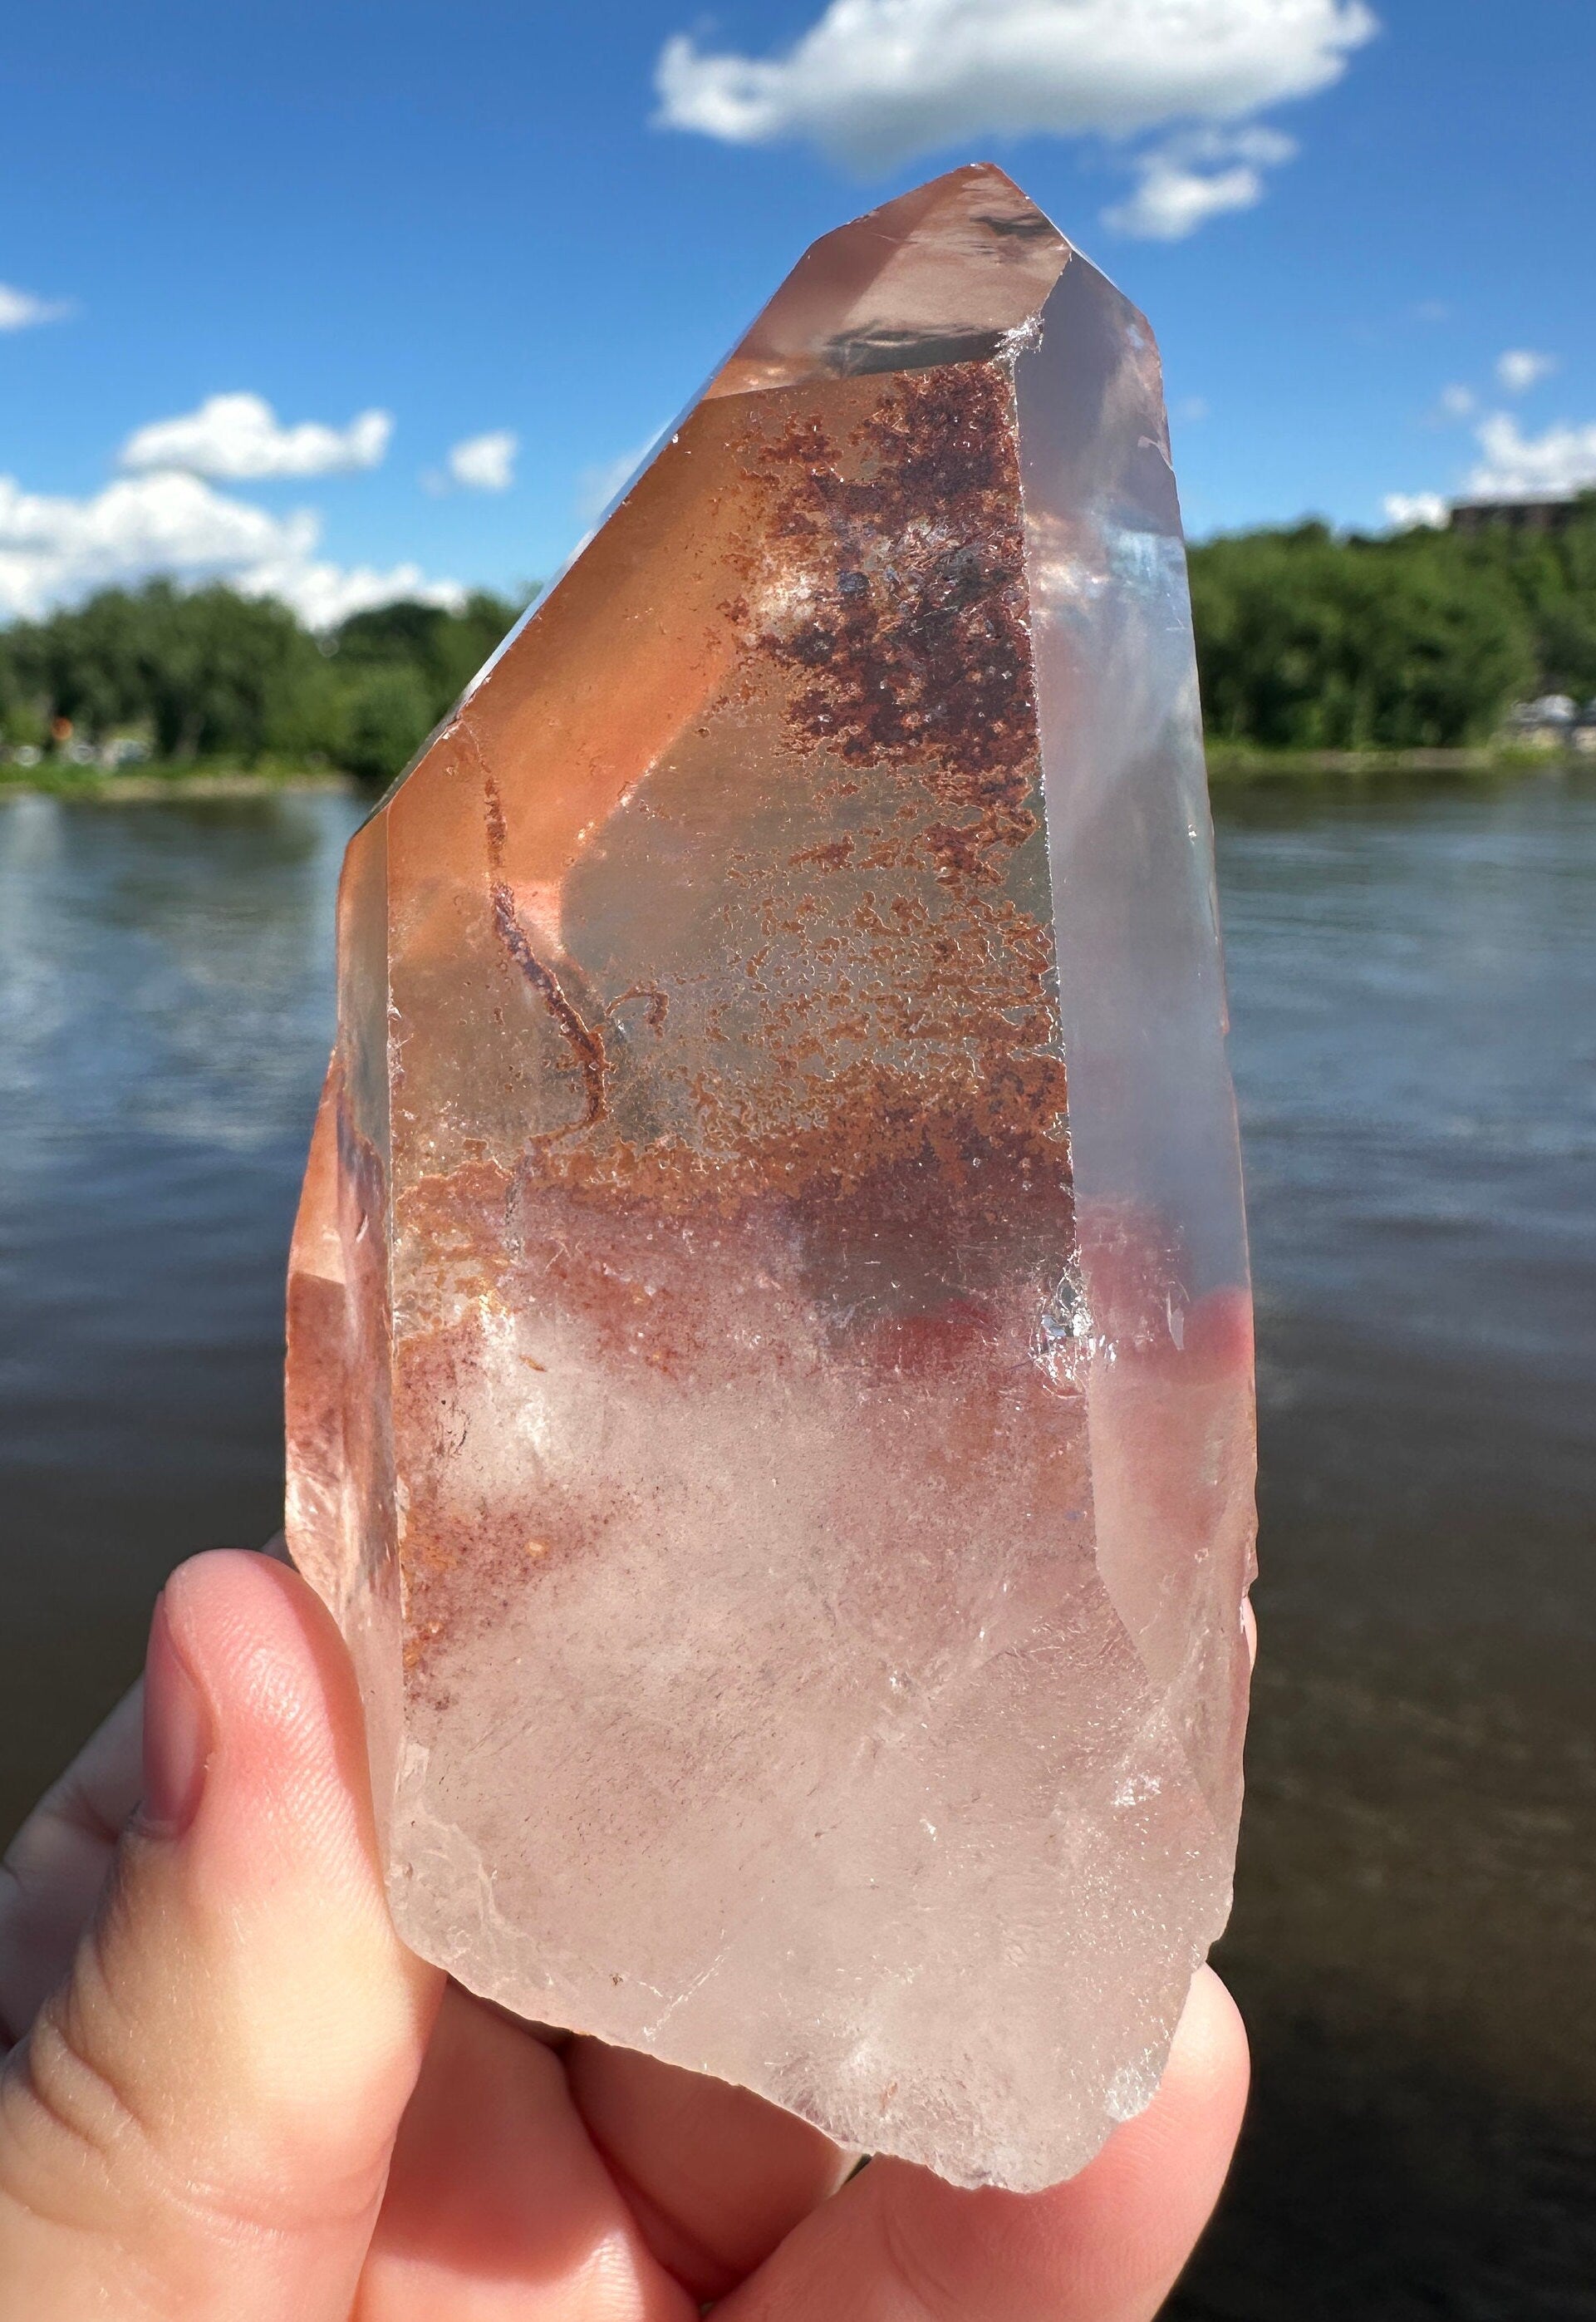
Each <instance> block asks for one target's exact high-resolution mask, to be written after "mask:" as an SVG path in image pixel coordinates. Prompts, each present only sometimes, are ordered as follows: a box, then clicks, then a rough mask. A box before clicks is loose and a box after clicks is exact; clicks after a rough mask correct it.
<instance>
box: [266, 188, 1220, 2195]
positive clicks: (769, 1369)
mask: <svg viewBox="0 0 1596 2322" xmlns="http://www.w3.org/2000/svg"><path fill="white" fill-rule="evenodd" d="M339 913H340V917H339V977H340V983H339V1035H338V1046H337V1049H336V1052H335V1054H334V1056H333V1066H332V1070H331V1072H330V1074H329V1075H328V1081H327V1088H326V1093H325V1096H324V1102H323V1105H322V1110H321V1113H320V1117H319V1119H318V1121H317V1126H316V1132H315V1144H314V1147H313V1150H312V1155H311V1162H310V1169H309V1174H308V1175H307V1178H306V1190H305V1199H304V1204H303V1207H302V1209H301V1212H300V1219H299V1226H298V1230H297V1234H296V1240H295V1248H294V1260H293V1274H292V1283H291V1290H290V1338H291V1348H290V1361H289V1406H290V1408H289V1438H290V1467H291V1485H290V1500H289V1523H290V1539H291V1542H292V1546H293V1550H294V1553H295V1556H296V1558H297V1559H298V1561H299V1563H300V1565H301V1567H302V1568H303V1569H304V1570H305V1571H306V1573H307V1574H308V1575H309V1576H310V1577H311V1579H312V1580H313V1581H314V1582H315V1585H316V1586H317V1587H318V1588H319V1589H320V1590H321V1591H322V1592H323V1594H324V1595H325V1597H326V1598H327V1600H328V1602H329V1604H331V1605H332V1606H333V1611H334V1612H335V1614H337V1616H338V1618H339V1620H340V1621H341V1623H342V1625H343V1628H344V1631H345V1632H346V1634H347V1635H348V1637H349V1639H350V1641H351V1645H352V1647H353V1649H354V1652H355V1656H356V1659H357V1661H358V1664H359V1666H360V1673H361V1678H362V1682H363V1685H364V1688H365V1694H366V1700H367V1705H368V1714H369V1731H370V1739H371V1752H372V1762H373V1769H374V1774H375V1779H376V1787H377V1794H378V1811H379V1815H380V1816H381V1820H382V1826H383V1837H384V1844H385V1846H386V1849H387V1854H388V1869H389V1878H390V1885H391V1891H392V1895H393V1900H394V1907H395V1910H396V1913H397V1917H398V1922H399V1925H400V1927H401V1930H402V1932H403V1933H404V1934H405V1936H406V1939H407V1940H408V1941H409V1942H410V1943H412V1944H414V1945H415V1948H416V1949H417V1950H419V1951H421V1952H424V1953H425V1954H426V1955H427V1956H429V1957H430V1958H432V1959H434V1960H436V1961H440V1962H442V1964H443V1965H445V1966H447V1967H448V1968H449V1969H450V1970H451V1971H452V1972H453V1973H454V1974H455V1975H456V1976H458V1977H459V1978H460V1979H461V1980H462V1981H463V1982H465V1983H467V1984H468V1985H470V1987H471V1988H473V1989H474V1990H477V1991H480V1992H485V1993H488V1994H489V1995H490V1996H491V1997H494V1998H495V1999H497V2000H499V2001H501V2002H503V2003H504V2004H506V2006H508V2007H512V2008H515V2009H518V2010H520V2011H521V2012H523V2013H524V2014H525V2015H527V2016H534V2017H538V2018H542V2019H543V2020H545V2021H549V2022H552V2023H555V2024H561V2025H572V2026H575V2027H578V2028H579V2029H581V2030H583V2031H587V2032H590V2033H595V2034H598V2035H600V2036H601V2037H603V2038H605V2039H607V2040H614V2041H619V2042H624V2043H627V2044H629V2045H632V2046H636V2047H640V2048H646V2049H651V2050H652V2051H653V2052H656V2053H657V2054H659V2055H661V2056H664V2057H667V2058H670V2059H671V2060H672V2061H675V2062H678V2063H681V2064H688V2065H692V2066H696V2067H698V2068H701V2069H703V2070H705V2071H710V2072H714V2073H718V2074H720V2075H721V2076H723V2077H724V2078H725V2079H728V2080H737V2081H742V2082H743V2083H745V2084H746V2085H748V2086H749V2087H751V2088H753V2089H759V2090H761V2091H762V2093H763V2094H764V2095H766V2096H768V2097H771V2098H774V2099H775V2100H776V2101H777V2102H778V2103H780V2104H783V2105H787V2106H789V2107H791V2108H792V2109H793V2110H795V2111H797V2112H800V2113H803V2114H805V2115H806V2116H807V2117H808V2118H809V2119H811V2120H813V2121H816V2122H817V2123H819V2124H820V2125H822V2126H823V2127H825V2129H827V2130H829V2131H830V2132H831V2133H832V2134H833V2135H834V2136H836V2137H838V2138H839V2139H841V2140H842V2141H843V2142H844V2144H849V2145H853V2146H859V2147H862V2148H866V2149H869V2150H873V2151H888V2152H892V2153H902V2154H905V2155H907V2156H908V2157H910V2158H912V2159H914V2160H917V2161H921V2162H926V2163H928V2164H929V2165H930V2166H931V2167H933V2168H935V2169H938V2170H940V2171H943V2172H944V2174H945V2175H947V2176H949V2177H951V2178H953V2179H956V2180H959V2181H960V2182H962V2183H979V2182H996V2183H999V2184H1005V2185H1010V2186H1015V2187H1032V2186H1037V2185H1041V2184H1044V2183H1046V2182H1048V2181H1050V2180H1053V2179H1056V2178H1058V2177H1061V2176H1063V2175H1065V2174H1067V2173H1068V2172H1069V2171H1072V2170H1073V2169H1076V2168H1078V2167H1079V2166H1080V2165H1081V2163H1082V2162H1084V2161H1086V2160H1087V2159H1088V2158H1089V2157H1090V2154H1091V2153H1093V2152H1094V2151H1095V2150H1096V2149H1097V2148H1098V2146H1099V2144H1101V2142H1102V2140H1103V2138H1104V2137H1105V2136H1106V2135H1107V2134H1108V2130H1109V2128H1110V2127H1111V2126H1112V2125H1113V2123H1114V2122H1115V2121H1117V2120H1120V2119H1123V2118H1125V2117H1126V2116H1128V2115H1129V2114H1131V2113H1134V2112H1135V2111H1136V2110H1137V2109H1138V2108H1139V2107H1141V2106H1142V2105H1144V2104H1145V2102H1146V2101H1147V2099H1148V2098H1149V2097H1150V2095H1151V2094H1152V2092H1153V2089H1154V2087H1155V2086H1156V2084H1157V2080H1158V2076H1159V2073H1160V2071H1161V2070H1162V2067H1163V2058H1164V2054H1165V2052H1166V2050H1167V2046H1168V2043H1169V2037H1170V2034H1171V2030H1172V2025H1173V2024H1174V2022H1175V2019H1176V2017H1177V2016H1178V2015H1179V2013H1180V2009H1181V2002H1182V1999H1183V1997H1184V1994H1185V1988H1186V1985H1187V1982H1188V1979H1189V1978H1190V1974H1191V1971H1192V1969H1193V1967H1194V1965H1195V1964H1196V1962H1197V1961H1199V1960H1200V1959H1201V1957H1202V1955H1203V1953H1204V1952H1205V1950H1206V1948H1207V1946H1208V1943H1209V1942H1210V1941H1211V1940H1212V1938H1213V1936H1214V1935H1215V1934H1216V1933H1217V1932H1218V1929H1219V1927H1220V1926H1221V1924H1223V1921H1224V1917H1225V1914H1226V1909H1227V1903H1228V1896H1229V1884H1230V1872H1231V1863H1232V1858H1233V1852H1234V1844H1235V1833H1236V1815H1237V1811H1238V1806H1239V1800H1240V1763H1239V1753H1240V1741H1241V1728H1242V1722H1243V1716H1244V1711H1245V1685H1246V1664H1245V1650H1244V1645H1243V1638H1242V1632H1241V1625H1240V1615H1241V1607H1242V1600H1243V1595H1244V1592H1245V1588H1246V1586H1247V1582H1248V1578H1249V1577H1250V1571H1251V1564H1250V1552H1251V1537H1252V1523H1251V1491H1252V1473H1253V1453H1252V1396H1251V1375H1250V1365H1249V1340H1248V1302H1247V1292H1246V1262H1245V1242H1244V1237H1243V1230H1242V1215H1241V1201H1240V1186H1239V1177H1238V1171H1237V1164H1236V1129H1235V1119H1234V1109H1233V1105H1232V1101H1231V1094H1230V1083H1229V1079H1228V1076H1227V1069H1226V1063H1225V1054H1224V1000H1223V991H1222V986H1221V979H1220V971H1219V960H1218V934H1217V929H1216V926H1215V920H1214V908H1213V889H1212V874H1211V864H1210V849H1209V837H1208V814H1207V804H1206V799H1205V795H1204V789H1203V772H1202V759H1201V748H1200V740H1199V718H1198V706H1197V691H1196V678H1195V672H1194V667H1193V662H1192V653H1191V633H1190V616H1189V611H1188V606H1187V598H1186V583H1185V567H1184V557H1183V551H1182V547H1181V533H1180V520H1179V513H1178V510H1177V507H1176V501H1175V494H1174V488H1173V482H1172V477H1171V474H1170V468H1169V460H1168V453H1167V444H1166V436H1165V429H1164V421H1163V401H1162V394H1161V389H1160V384H1159V374H1158V363H1157V355H1156V352H1155V350H1154V345H1153V343H1152V340H1151V338H1150V336H1149V334H1148V332H1147V329H1146V326H1145V324H1144V323H1143V322H1142V321H1141V319H1140V317H1139V316H1138V315H1136V314H1135V312H1134V311H1133V310H1132V309H1131V308H1130V307H1129V306H1127V305H1126V302H1125V301H1124V300H1123V299H1122V298H1121V297H1119V295H1118V294H1117V291H1115V290H1114V289H1113V288H1111V287H1110V286H1109V284H1108V283H1107V282H1106V281H1105V280H1104V279H1103V278H1102V276H1101V275H1099V274H1098V273H1096V272H1095V271H1094V270H1092V269H1091V268H1090V266H1089V265H1088V264H1087V263H1086V261H1084V260H1083V259H1081V258H1080V257H1079V256H1077V255H1076V254H1075V253H1074V252H1073V251H1072V250H1071V248H1070V246H1069V244H1068V243H1067V242H1064V241H1063V240H1062V237H1061V236H1060V235H1059V234H1058V233H1057V232H1056V231H1055V230H1054V228H1053V226H1052V225H1050V224H1049V223H1048V222H1047V220H1046V219H1045V218H1044V217H1043V216H1042V215H1041V214H1040V213H1039V212H1038V211H1037V210H1035V208H1033V207H1032V206H1031V205H1030V203H1029V202H1027V201H1026V199H1025V197H1023V196H1022V195H1021V194H1020V193H1019V192H1018V191H1017V189H1016V187H1014V186H1012V185H1011V184H1010V183H1009V181H1008V178H1005V177H1003V176H1002V174H1001V173H1000V172H999V171H998V170H996V169H984V168H980V169H962V170H958V171H956V172H955V173H954V174H953V176H951V177H947V178H939V179H938V180H937V181H936V182H935V184H933V185H930V186H926V187H922V188H921V189H920V190H919V191H918V192H917V193H914V194H910V195H908V196H907V197H905V198H904V199H903V200H901V201H898V202H894V203H892V204H890V205H889V206H888V207H887V208H885V209H882V210H879V211H877V212H875V213H874V214H873V215H871V216H870V217H867V218H863V219H861V220H860V221H858V222H857V223H856V224H853V225H851V226H847V227H844V229H843V230H842V231H841V232H840V233H834V234H831V235H829V236H827V237H826V239H825V241H823V242H818V243H816V247H815V248H814V249H813V250H812V251H810V252H809V253H808V255H807V257H806V258H805V259H804V260H803V261H802V262H801V264H800V265H799V266H798V269H797V270H796V271H795V272H794V273H793V275H792V276H791V277H790V278H789V280H788V282H787V283H786V284H785V285H784V286H783V287H782V288H781V289H780V291H779V292H778V294H777V296H776V297H775V298H774V299H773V300H772V302H771V305H770V306H768V307H767V308H766V310H765V312H764V313H763V314H762V315H761V316H760V318H759V320H758V321H757V322H756V323H755V325H753V328H752V330H751V331H750V333H749V334H748V336H747V337H746V339H745V340H744V341H743V343H742V345H741V346H740V347H739V348H738V349H737V351H736V352H735V353H734V355H733V356H732V358H731V360H730V361H729V362H728V363H727V364H726V365H725V368H724V369H723V370H721V371H720V373H719V374H718V375H717V376H716V378H715V379H713V380H712V381H711V382H710V384H709V386H708V387H707V389H706V390H705V392H704V394H703V396H702V397H701V398H700V399H699V400H698V403H697V404H696V405H695V406H694V407H693V409H692V410H691V412H690V413H689V416H687V417H686V418H685V419H684V420H683V421H682V422H681V424H680V425H679V427H678V429H677V430H676V432H675V434H673V435H672V436H671V438H670V442H669V443H667V444H666V445H665V446H664V447H663V448H662V449H661V451H660V453H658V454H657V456H656V457H655V458H654V460H653V461H652V463H651V464H650V465H649V466H648V467H647V468H646V469H645V470H644V471H643V473H642V474H641V475H640V476H639V477H638V479H637V480H636V481H635V482H634V484H633V485H632V487H631V489H630V490H629V491H628V492H627V494H626V496H625V498H624V499H623V500H622V501H621V503H620V505H619V506H618V507H617V508H616V512H615V513H614V515H613V516H611V517H610V518H609V520H608V522H607V523H606V525H605V526H604V527H603V529H602V530H601V531H600V532H599V533H598V534H597V536H596V537H595V538H594V539H593V540H592V541H591V542H590V543H589V544H588V547H587V548H586V549H585V550H584V551H583V552H582V553H581V555H580V556H579V559H578V560H577V562H576V563H575V564H574V565H573V566H572V567H571V569H570V571H569V572H568V573H567V574H566V575H565V577H564V578H563V579H562V580H561V582H560V583H559V585H558V587H557V588H555V589H554V590H552V592H551V593H550V594H549V596H548V597H547V598H546V599H544V600H543V603H542V604H541V605H540V607H539V608H538V609H537V611H536V613H535V614H534V616H533V617H531V618H530V619H529V620H528V621H527V622H526V623H525V624H524V626H523V627H522V628H521V629H520V630H519V631H518V632H517V633H516V635H515V636H514V637H513V638H512V639H511V640H510V642H509V644H507V645H506V648H505V650H504V651H503V653H502V654H500V655H499V656H498V657H497V660H496V661H494V662H493V663H491V664H490V666H489V667H488V670H487V671H486V672H484V674H483V676H482V677H481V678H480V679H479V681H478V682H477V684H476V686H475V687H474V688H473V690H471V692H470V694H468V695H467V697H466V699H464V701H463V702H462V703H461V706H460V708H459V709H458V710H457V711H456V713H455V714H454V716H453V718H451V720H450V722H449V724H448V725H447V726H446V727H444V728H443V729H442V732H441V733H440V734H439V736H437V738H436V739H435V740H434V741H433V743H432V744H431V745H429V747H428V749H427V750H426V752H425V754H424V755H423V757H422V758H421V759H420V761H419V762H418V763H417V764H416V765H415V767H414V769H413V770H412V771H411V772H409V773H408V774H407V775H406V777H405V779H404V780H403V781H402V782H400V783H399V784H398V786H397V788H396V789H395V790H394V791H392V792H391V793H390V795H389V797H388V799H387V800H386V801H385V802H384V803H383V805H382V806H381V807H380V808H379V809H378V811H377V812H376V813H375V814H374V815H373V816H372V817H371V818H370V820H369V822H368V823H367V824H366V826H365V827H364V828H363V829H362V830H361V831H360V833H359V834H358V836H356V837H355V839H354V840H353V842H352V843H351V847H350V850H349V858H348V862H347V864H346V867H345V872H344V878H343V885H342V893H341V898H340V904H339Z"/></svg>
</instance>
